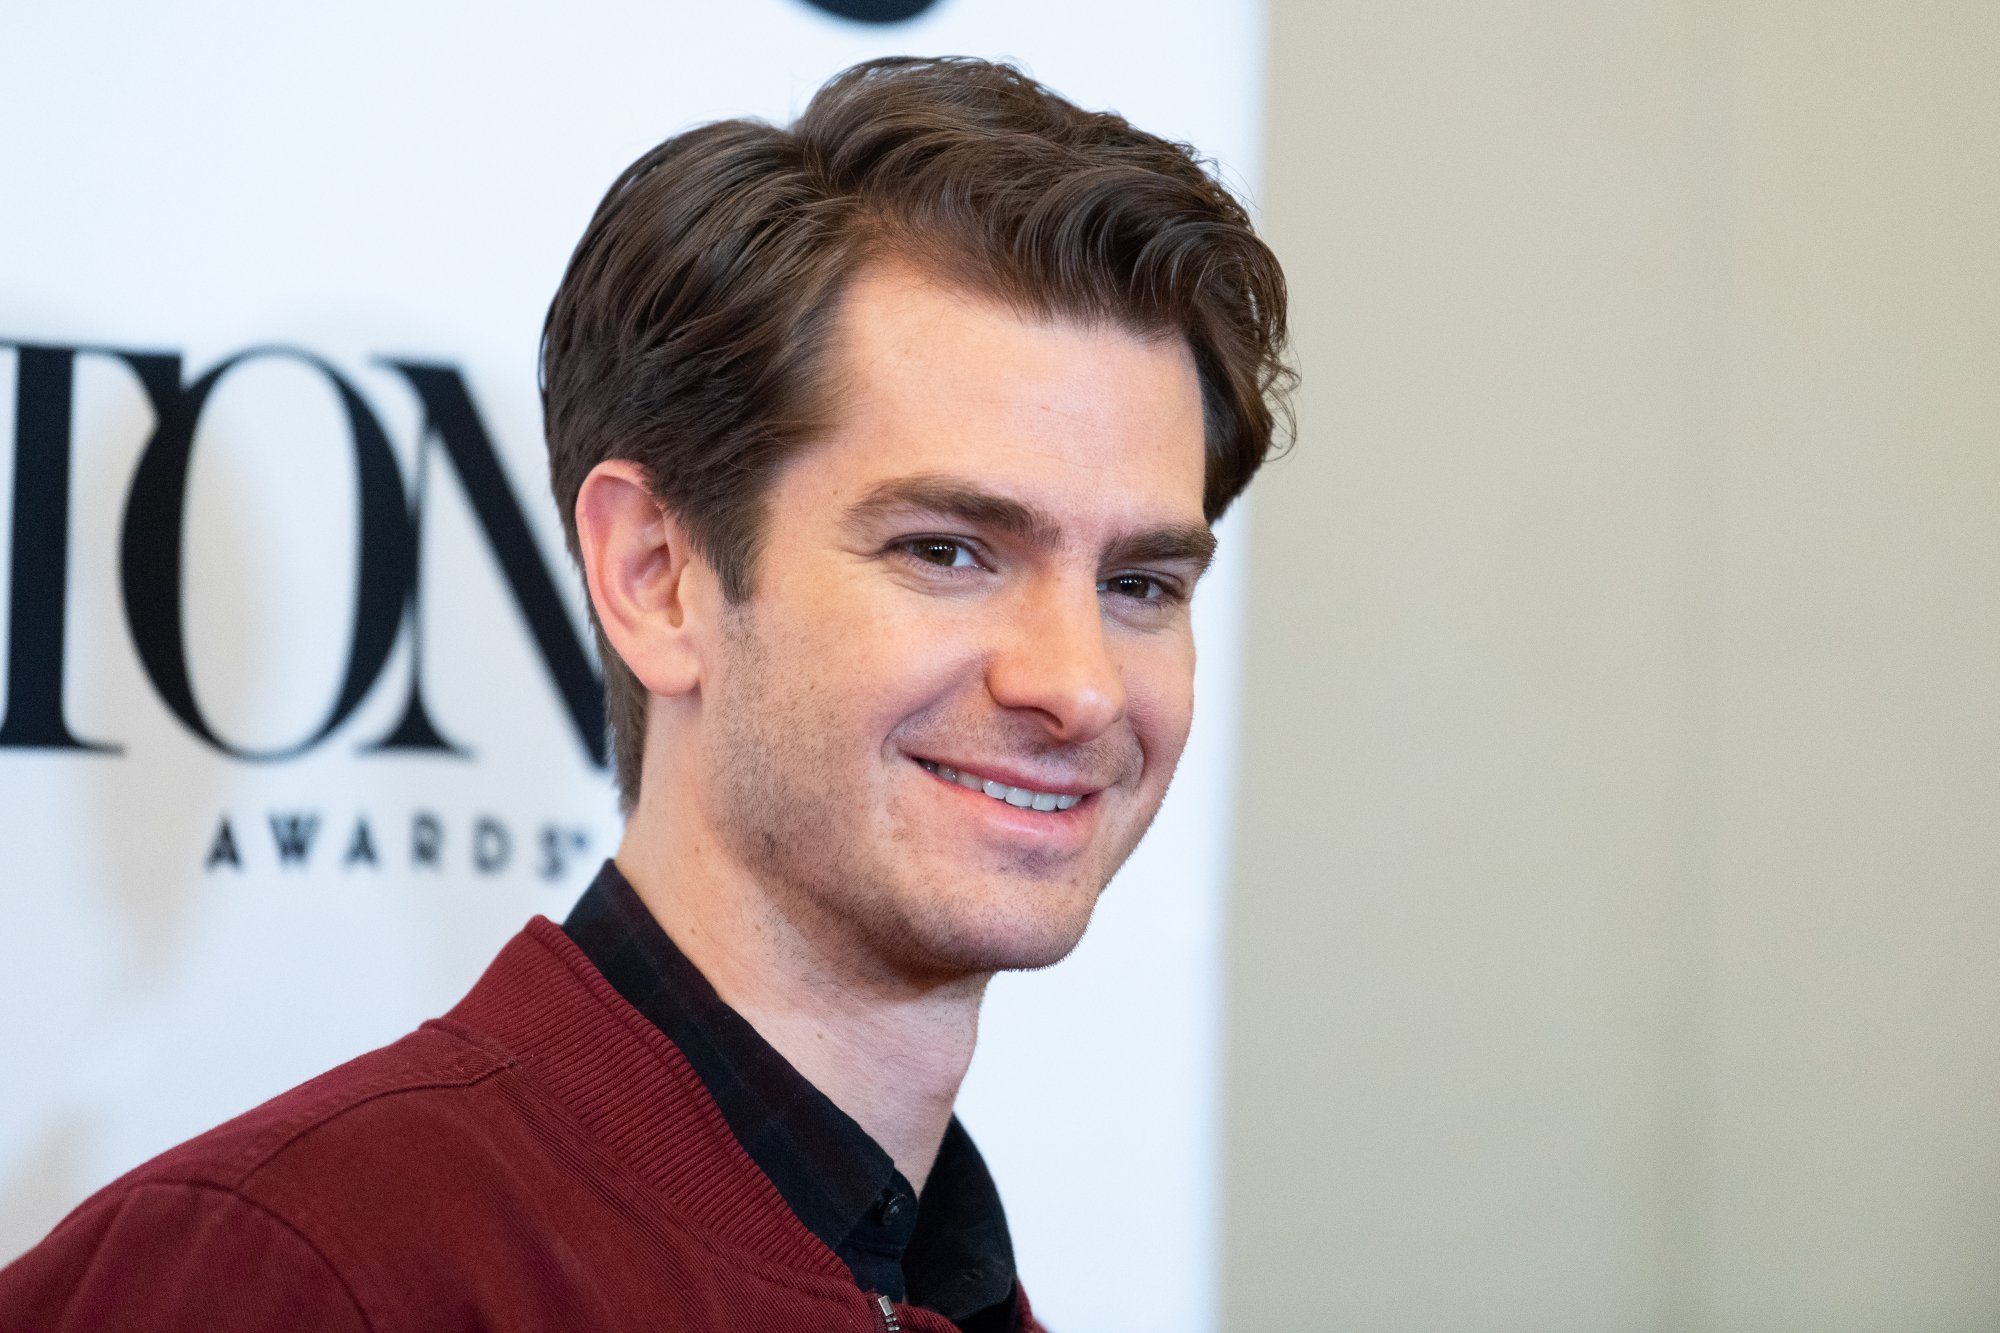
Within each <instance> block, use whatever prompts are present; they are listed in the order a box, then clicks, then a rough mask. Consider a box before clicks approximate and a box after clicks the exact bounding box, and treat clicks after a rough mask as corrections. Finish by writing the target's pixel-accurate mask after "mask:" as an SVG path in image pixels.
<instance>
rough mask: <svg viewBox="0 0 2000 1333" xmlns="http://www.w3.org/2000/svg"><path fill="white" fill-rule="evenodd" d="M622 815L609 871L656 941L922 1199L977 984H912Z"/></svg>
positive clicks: (654, 817)
mask: <svg viewBox="0 0 2000 1333" xmlns="http://www.w3.org/2000/svg"><path fill="white" fill-rule="evenodd" d="M674 823H675V821H674V820H672V819H671V818H670V817H669V816H667V815H666V814H665V813H664V812H659V811H647V810H646V809H645V807H644V806H643V805H642V806H641V808H640V809H639V810H636V811H634V812H633V815H632V818H631V819H630V821H628V823H627V825H626V831H625V839H624V841H623V843H622V844H621V845H620V846H619V849H618V856H617V862H618V867H619V870H620V871H621V872H622V873H623V874H624V876H625V878H626V879H627V881H629V882H630V883H631V885H632V887H633V889H634V890H635V891H636V892H637V893H638V895H639V898H640V900H641V901H642V902H644V903H645V904H646V908H647V910H648V911H650V912H651V913H652V914H653V918H654V919H655V920H656V921H658V922H659V924H660V928H661V929H662V930H664V931H666V933H667V936H668V938H670V939H671V940H673V942H674V944H675V946H676V947H677V948H679V949H680V951H681V952H682V953H683V954H685V955H686V956H687V958H688V960H689V961H690V962H692V963H693V964H694V965H695V966H696V967H697V968H699V969H700V970H701V973H702V975H703V976H704V977H706V978H707V979H708V983H709V984H710V985H711V986H713V987H715V990H716V993H717V994H718V995H720V996H721V997H722V999H723V1000H724V1002H726V1003H727V1004H728V1005H729V1007H730V1008H732V1009H734V1010H735V1011H736V1012H737V1013H739V1014H741V1015H742V1016H743V1018H744V1019H745V1020H746V1021H747V1022H749V1024H750V1025H751V1026H752V1027H754V1028H756V1029H757V1032H758V1034H759V1035H760V1036H762V1037H763V1038H764V1040H766V1041H768V1042H770V1043H771V1045H772V1046H773V1047H774V1048H776V1050H777V1051H778V1053H779V1054H781V1055H783V1056H784V1057H785V1059H786V1060H788V1061H789V1062H790V1063H791V1065H792V1067H793V1068H794V1069H796V1070H798V1071H799V1073H800V1074H801V1075H803V1076H804V1077H805V1078H806V1079H807V1080H808V1081H809V1082H811V1083H812V1084H813V1086H814V1087H816V1088H818V1089H819V1090H820V1091H821V1092H823V1093H825V1094H826V1096H827V1097H828V1098H829V1099H830V1100H831V1101H832V1102H833V1104H834V1105H836V1106H838V1107H839V1108H840V1109H841V1110H842V1111H845V1112H846V1113H847V1114H848V1115H850V1116H852V1117H853V1118H854V1120H855V1122H856V1123H857V1124H859V1125H860V1126H861V1128H862V1129H864V1130H866V1131H867V1133H868V1135H869V1137H871V1138H873V1139H874V1140H875V1142H877V1143H878V1144H880V1145H881V1146H882V1148H883V1150H884V1151H885V1152H887V1153H888V1154H889V1156H890V1158H891V1159H892V1160H893V1161H894V1162H895V1163H896V1169H897V1170H899V1171H901V1172H902V1173H903V1176H904V1177H905V1178H906V1179H907V1180H909V1182H910V1183H911V1185H912V1186H913V1187H915V1188H916V1189H918V1190H920V1191H921V1190H922V1189H923V1187H924V1182H925V1180H926V1179H928V1178H929V1176H930V1171H931V1165H932V1163H933V1162H934V1161H935V1160H936V1158H937V1151H938V1146H939V1144H941V1143H942V1142H943V1141H944V1133H945V1129H946V1128H947V1127H948V1126H949V1124H950V1121H951V1114H952V1104H953V1103H954V1102H955V1101H956V1100H957V1097H958V1089H959V1085H960V1083H962V1082H963V1081H964V1079H965V1071H966V1069H967V1067H968V1066H969V1065H970V1064H971V1063H972V1052H973V1047H974V1045H975V1043H976V1041H977V1039H978V1035H979V1005H980V1000H981V998H982V997H983V995H984V994H985V989H986V982H987V980H988V976H987V975H985V974H980V975H974V976H956V977H949V978H943V979H938V978H913V977H909V976H906V975H899V974H898V973H897V972H896V971H895V970H894V969H893V968H890V967H886V966H883V965H882V964H881V962H880V961H879V960H878V959H877V958H876V957H875V956H874V955H873V953H872V951H870V950H868V949H866V948H865V947H863V946H861V945H860V944H859V942H857V941H853V940H849V939H845V938H843V937H842V936H841V935H840V934H839V933H837V931H835V930H832V929H830V928H828V926H829V923H826V922H824V921H801V920H798V919H795V916H796V912H795V911H794V913H791V914H788V913H787V912H786V911H785V910H783V909H782V906H781V904H780V903H779V902H778V901H776V899H775V897H774V895H772V894H771V893H770V892H769V891H768V890H767V888H766V887H765V886H763V885H760V884H758V883H756V882H755V880H754V877H753V876H751V875H749V874H748V873H747V872H745V871H744V870H743V869H742V868H741V867H740V866H737V865H736V864H734V862H733V860H732V858H729V857H728V856H727V855H726V854H725V852H724V851H723V849H722V848H720V847H718V846H716V845H715V844H714V843H713V841H712V840H710V839H707V838H705V837H703V836H702V835H701V833H700V831H699V830H696V829H691V828H685V827H681V828H676V827H673V825H674Z"/></svg>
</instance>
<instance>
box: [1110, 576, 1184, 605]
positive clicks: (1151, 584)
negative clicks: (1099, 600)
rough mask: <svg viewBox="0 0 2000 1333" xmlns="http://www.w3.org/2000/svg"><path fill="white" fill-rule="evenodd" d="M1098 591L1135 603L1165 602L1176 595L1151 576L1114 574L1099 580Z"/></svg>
mask: <svg viewBox="0 0 2000 1333" xmlns="http://www.w3.org/2000/svg"><path fill="white" fill-rule="evenodd" d="M1097 590H1098V591H1099V592H1104V593H1110V594H1112V595H1113V596H1116V597H1125V598H1130V599H1131V600H1132V601H1135V602H1164V601H1169V600H1171V599H1172V597H1173V595H1174V593H1173V590H1172V589H1170V588H1168V587H1167V586H1166V585H1165V584H1164V583H1162V582H1160V580H1158V579H1156V578H1154V577H1153V576H1152V575H1150V574H1113V575H1111V576H1110V577H1109V578H1106V579H1101V580H1099V581H1098V584H1097Z"/></svg>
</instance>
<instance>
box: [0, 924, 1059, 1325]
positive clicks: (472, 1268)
mask: <svg viewBox="0 0 2000 1333" xmlns="http://www.w3.org/2000/svg"><path fill="white" fill-rule="evenodd" d="M1022 1309H1023V1315H1024V1322H1026V1320H1025V1316H1026V1301H1025V1298H1023V1302H1022ZM0 1329H5V1330H7V1333H27V1331H28V1330H42V1329H49V1330H91V1333H97V1331H98V1330H107V1329H118V1330H132V1331H133V1333H145V1331H146V1330H201V1331H202V1333H231V1331H233V1330H238V1329H245V1330H247V1329H270V1330H284V1331H285V1333H308V1331H311V1330H328V1331H329V1333H331V1331H333V1330H339V1331H340V1333H350V1331H351V1330H364V1329H365V1330H372V1331H373V1333H390V1331H391V1330H396V1331H399V1333H400V1331H402V1330H408V1331H409V1333H451V1331H453V1330H474V1329H477V1330H482V1331H487V1330H490V1331H492V1333H500V1331H501V1330H521V1331H522V1333H528V1331H529V1330H533V1331H534V1333H545V1331H546V1330H555V1329H577V1330H590V1333H615V1331H616V1330H622V1329H631V1330H635V1331H636V1330H641V1329H643V1330H647V1331H648V1333H659V1331H661V1330H678V1329H687V1330H701V1331H702V1333H730V1331H737V1330H740V1331H741V1333H753V1331H754V1333H792V1331H793V1330H806V1331H808V1333H820V1331H821V1330H825V1331H826V1333H833V1331H835V1330H852V1333H882V1331H883V1330H885V1329H890V1330H895V1329H901V1330H906V1331H907V1333H916V1331H917V1330H923V1331H924V1333H953V1325H952V1324H951V1323H950V1322H949V1321H948V1320H946V1319H945V1318H943V1317H942V1316H941V1315H938V1314H936V1313H934V1312H932V1311H929V1310H923V1309H917V1308H914V1307H910V1306H902V1305H897V1306H891V1307H889V1308H887V1309H884V1308H882V1304H881V1303H879V1302H878V1301H877V1299H876V1298H875V1297H873V1296H871V1295H869V1294H867V1293H864V1292H862V1291H860V1290H858V1289H857V1288H856V1286H855V1284H854V1280H853V1278H852V1277H851V1276H850V1275H849V1273H848V1270H847V1267H846V1265H844V1264H843V1263H842V1262H841V1261H840V1260H839V1259H838V1258H837V1257H835V1255H834V1253H833V1252H832V1251H831V1250H829V1249H827V1247H826V1246H825V1245H824V1244H822V1243H821V1242H820V1240H819V1239H818V1238H817V1237H816V1236H814V1235H813V1234H812V1233H811V1232H810V1231H808V1230H807V1229H806V1228H805V1226H804V1225H803V1224H802V1223H800V1221H799V1220H798V1219H797V1218H796V1217H795V1216H793V1214H792V1212H791V1210H790V1209H789V1208H787V1207H786V1206H785V1204H784V1202H783V1200H781V1199H780V1198H779V1196H778V1193H777V1190H776V1189H775V1188H774V1187H773V1186H772V1185H771V1183H770V1181H769V1180H767V1179H766V1178H765V1177H764V1175H763V1173H762V1172H760V1171H759V1170H758V1169H757V1167H756V1165H755V1164H754V1163H753V1162H752V1161H751V1160H750V1158H749V1156H748V1155H747V1154H746V1153H745V1152H744V1151H743V1149H742V1147H741V1146H740V1145H739V1144H738V1143H737V1142H736V1139H735V1138H734V1136H733V1135H732V1134H731V1133H730V1131H729V1127H728V1125H727V1124H726V1123H725V1122H724V1120H723V1118H722V1114H721V1112H720V1111H718V1110H717V1109H716V1106H715V1103H714V1101H713V1100H711V1099H710V1097H709V1095H708V1093H707V1092H706V1091H705V1090H704V1089H703V1087H702V1085H701V1082H700V1080H699V1079H697V1078H696V1077H695V1074H694V1071H693V1069H691V1068H690V1067H689V1065H688V1063H687V1061H686V1060H685V1059H683V1058H682V1056H681V1053H680V1051H679V1050H678V1049H677V1048H676V1047H675V1046H674V1045H673V1043H672V1042H670V1041H669V1040H667V1038H666V1037H665V1036H664V1035H663V1034H662V1033H661V1032H660V1031H659V1029H658V1028H656V1027H654V1026H653V1025H652V1024H651V1023H650V1022H648V1021H647V1020H646V1019H645V1018H644V1017H642V1016H641V1015H640V1014H639V1013H638V1012H637V1011H636V1010H634V1009H633V1008H632V1007H631V1006H630V1005H628V1004H626V1003H625V1001H624V1000H623V999H621V998H620V997H619V996H618V994H617V993H616V992H615V991H613V990H612V989H611V986H610V985H609V983H607V982H606V981H605V980H604V978H603V977H601V976H600V975H599V974H598V973H597V971H596V969H595V968H593V967H592V966H591V965H590V963H589V962H588V960H586V959H585V958H584V956H583V955H582V953H581V952H579V951H578V950H577V948H576V946H575V945H574V944H572V943H570V941H569V939H568V937H567V936H565V935H564V934H563V932H562V931H561V930H560V929H559V928H558V927H556V926H555V925H554V924H552V923H551V922H549V921H547V920H544V919H542V918H539V917H538V918H536V919H535V920H534V921H533V922H531V923H529V925H528V927H527V929H525V930H523V931H522V932H521V933H520V934H519V935H517V936H516V937H515V938H514V939H513V940H512V941H511V942H510V943H509V944H508V945H507V947H506V948H505V949H504V950H502V951H501V953H500V956H499V957H498V958H496V959H495V960H494V962H493V965H492V966H491V967H490V968H488V969H487V971H486V975H485V976H483V977H481V978H480V980H479V983H478V984H477V985H476V986H474V987H473V989H472V991H471V993H470V994H468V995H467V996H466V997H465V999H464V1000H463V1001H461V1002H460V1003H459V1005H458V1006H457V1007H456V1008H455V1009H453V1010H452V1011H451V1012H450V1013H449V1014H446V1015H445V1016H444V1017H443V1018H440V1019H436V1020H433V1021H431V1022H429V1023H426V1024H424V1025H423V1026H422V1027H421V1028H419V1029H417V1031H415V1032H413V1033H411V1034H410V1035H409V1036H407V1037H405V1038H403V1039H402V1040H401V1041H399V1042H396V1043H395V1044H394V1045H391V1046H386V1047H384V1048H383V1049H381V1050H379V1051H374V1052H371V1053H370V1054H368V1055H364V1056H362V1057H361V1058H360V1059H358V1060H355V1061H353V1062H351V1063H349V1064H346V1065H343V1066H341V1067H340V1068H338V1069H335V1070H333V1071H332V1072H331V1073H328V1074H324V1075H322V1076H321V1077H319V1078H317V1079H314V1080H313V1081H312V1082H310V1083H306V1084H304V1085H302V1086H300V1087H297V1088H294V1089H293V1090H292V1091H290V1092H288V1093H285V1094H284V1095H283V1096H281V1097H278V1098H276V1099H274V1100H272V1101H270V1102H266V1103H265V1104H264V1105H263V1106H260V1107H258V1108H257V1109H256V1110H254V1111H251V1112H249V1113H248V1114H247V1115H243V1116H240V1117H238V1118H237V1119H235V1120H232V1121H230V1122H229V1123H227V1124H225V1125H222V1126H220V1127H219V1128H217V1129H214V1130H211V1131H210V1132H209V1133H207V1134H204V1135H202V1136H201V1137H199V1138H196V1139H192V1140H190V1141H189V1142H187V1143H185V1144H183V1145H181V1146H180V1147H178V1148H176V1149H174V1150H173V1151H171V1152H169V1153H167V1154H165V1155H164V1156H161V1157H158V1158H155V1159H154V1160H153V1161H151V1162H149V1163H147V1164H146V1165H144V1166H142V1167H140V1168H139V1169H138V1170H136V1171H134V1172H132V1173H131V1174H130V1175H127V1176H125V1177H124V1178H123V1179H120V1180H118V1181H116V1182H114V1183H113V1184H111V1185H110V1186H108V1187H106V1188H105V1189H104V1190H102V1191H100V1192H99V1193H98V1194H96V1195H95V1196H93V1197H92V1198H91V1199H89V1200H87V1201H86V1202H85V1203H84V1204H83V1206H82V1207H80V1208H78V1209H77V1210H76V1211H75V1212H74V1213H72V1214H70V1216H69V1217H68V1218H67V1219H65V1220H64V1221H63V1223H62V1225H61V1226H59V1227H57V1228H56V1229H55V1231H54V1232H52V1233H51V1234H50V1235H49V1237H48V1238H47V1239H46V1240H44V1241H43V1242H42V1243H41V1244H40V1245H38V1246H37V1247H35V1248H34V1249H33V1250H30V1251H29V1252H28V1253H27V1254H26V1255H24V1256H22V1257H21V1258H20V1259H19V1260H17V1261H16V1262H15V1263H14V1264H12V1265H11V1266H9V1267H8V1268H6V1269H4V1270H0Z"/></svg>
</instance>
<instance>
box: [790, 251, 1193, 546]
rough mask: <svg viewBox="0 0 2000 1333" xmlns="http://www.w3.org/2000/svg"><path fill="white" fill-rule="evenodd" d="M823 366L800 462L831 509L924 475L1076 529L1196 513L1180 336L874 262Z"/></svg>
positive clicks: (1187, 381)
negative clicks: (823, 413)
mask: <svg viewBox="0 0 2000 1333" xmlns="http://www.w3.org/2000/svg"><path fill="white" fill-rule="evenodd" d="M829 369H830V370H831V371H832V372H833V373H832V376H831V384H830V388H831V389H832V391H833V398H834V411H833V414H832V416H833V425H832V428H831V430H830V431H829V433H828V435H827V436H826V437H825V438H824V440H823V441H822V443H821V444H820V445H818V446H817V447H814V448H812V449H809V450H807V451H806V454H805V456H804V457H803V458H802V459H801V460H800V464H801V469H802V470H803V471H806V472H808V473H811V474H813V475H812V476H811V477H810V482H811V483H812V484H813V485H814V486H815V487H817V488H819V492H820V494H821V495H822V496H825V497H827V498H831V499H833V500H834V502H835V504H836V505H838V504H841V503H845V502H846V501H848V500H851V499H853V498H854V497H855V495H856V494H858V493H859V492H861V491H863V490H866V489H868V488H870V487H873V486H875V485H879V484H880V483H881V482H882V481H884V480H886V479H890V478H893V477H895V476H899V475H915V474H933V475H951V476H955V477H960V478H962V479H964V480H966V481H968V482H971V483H975V484H978V485H981V486H984V487H986V488H989V489H994V490H998V491H1001V492H1003V493H1006V494H1009V495H1013V496H1015V497H1017V498H1020V499H1023V500H1025V501H1029V502H1031V503H1035V504H1038V505H1041V506H1043V507H1045V508H1048V509H1049V510H1050V511H1051V512H1053V513H1058V514H1061V515H1064V516H1066V521H1069V522H1072V523H1075V524H1079V525H1085V526H1088V525H1091V524H1093V523H1110V524H1117V525H1120V526H1122V525H1125V524H1129V523H1146V522H1178V523H1186V522H1190V521H1193V522H1199V521H1201V518H1202V482H1203V471H1204V459H1205V454H1204V440H1203V421H1202V410H1201V389H1200V384H1199V381H1198V379H1197V376H1196V374H1195V368H1194V358H1193V356H1192V354H1191V353H1190V352H1189V351H1188V348H1187V344H1186V342H1185V340H1183V339H1180V338H1177V337H1164V338H1160V337H1145V336H1142V335H1139V334H1136V333H1134V332H1132V331H1130V330H1128V329H1124V328H1121V327H1118V326H1115V325H1109V324H1100V323H1083V322H1078V321H1071V320H1061V319H1056V320H1046V319H1035V318H1029V317H1025V316H1023V315H1022V314H1020V313H1018V312H1016V311H1015V310H1013V309H1011V308H1010V307H1008V306H1006V305H1004V304H1002V303H1000V302H997V301H994V300H991V299H988V298H985V297H982V296H978V295H973V294H969V293H967V292H964V291H962V290H959V289H957V288H953V287H950V286H947V285H944V284H942V283H939V282H937V281H934V280H932V279H930V278H928V277H927V276H926V275H924V274H923V273H921V272H920V271H918V270H916V269H914V268H912V267H909V266H906V265H901V264H879V265H875V266H872V267H870V268H868V269H865V270H864V271H863V272H862V273H860V274H859V275H857V277H856V278H855V280H854V282H853V283H852V285H851V286H850V288H849V290H848V292H847V294H846V296H845V297H844V299H843V301H842V304H841V309H840V312H839V318H838V321H837V324H836V328H835V333H834V339H833V345H832V348H831V364H830V366H829Z"/></svg>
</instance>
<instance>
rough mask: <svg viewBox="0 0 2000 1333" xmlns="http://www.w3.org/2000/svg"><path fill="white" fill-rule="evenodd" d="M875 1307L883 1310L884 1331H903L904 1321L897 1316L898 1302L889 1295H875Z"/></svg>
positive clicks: (886, 1332)
mask: <svg viewBox="0 0 2000 1333" xmlns="http://www.w3.org/2000/svg"><path fill="white" fill-rule="evenodd" d="M875 1308H876V1309H878V1310H880V1311H881V1312H882V1333H903V1321H902V1320H900V1319H898V1318H896V1303H895V1302H894V1301H892V1300H890V1299H889V1298H888V1297H887V1296H881V1295H878V1296H876V1297H875Z"/></svg>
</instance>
